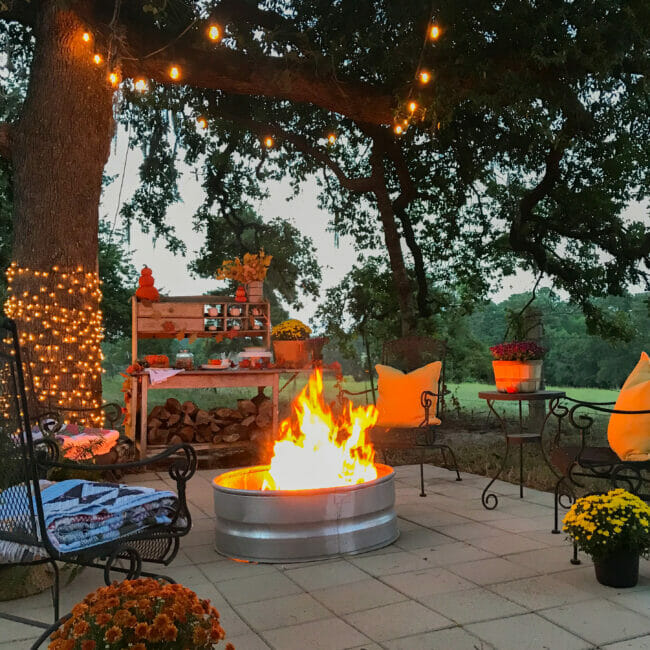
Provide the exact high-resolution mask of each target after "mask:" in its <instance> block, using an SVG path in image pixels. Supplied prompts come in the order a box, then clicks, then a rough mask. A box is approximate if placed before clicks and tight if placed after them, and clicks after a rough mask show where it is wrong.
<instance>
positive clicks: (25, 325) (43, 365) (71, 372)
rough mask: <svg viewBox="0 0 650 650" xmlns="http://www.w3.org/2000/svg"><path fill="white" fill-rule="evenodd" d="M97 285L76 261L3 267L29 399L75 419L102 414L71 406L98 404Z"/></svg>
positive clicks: (92, 420) (95, 419)
mask: <svg viewBox="0 0 650 650" xmlns="http://www.w3.org/2000/svg"><path fill="white" fill-rule="evenodd" d="M100 285H101V282H100V280H99V277H98V274H97V273H96V272H88V271H85V270H84V269H83V268H82V267H75V268H74V269H72V270H64V269H62V268H60V267H58V266H53V267H52V268H51V269H50V270H49V271H40V270H35V269H28V268H23V267H20V266H18V265H17V264H16V263H15V262H12V264H11V266H10V267H9V268H8V269H7V292H8V295H9V297H8V298H7V300H6V302H5V305H4V309H5V313H6V314H7V316H8V317H9V318H12V319H14V320H16V321H17V322H18V323H19V332H20V345H21V348H22V349H23V350H25V363H28V364H29V372H30V376H31V378H32V383H33V387H34V391H35V393H36V395H35V399H36V400H37V401H38V403H39V404H40V405H41V406H42V407H45V408H46V409H53V410H55V409H57V408H63V409H69V410H70V411H71V412H69V413H67V415H68V416H69V417H70V418H71V419H74V420H75V421H77V422H79V423H81V424H101V420H102V418H101V415H100V414H96V415H90V416H89V415H88V414H84V413H77V412H75V411H74V409H79V408H96V407H99V406H101V403H100V402H99V401H98V400H97V398H96V397H95V395H96V394H97V391H96V390H94V388H96V387H97V386H98V383H99V381H100V378H101V373H102V360H103V355H102V351H101V342H102V340H103V338H104V331H103V327H102V311H101V309H100V308H99V305H100V302H101V298H102V291H101V287H100ZM27 286H28V287H30V289H26V288H25V287H27ZM28 383H29V382H28Z"/></svg>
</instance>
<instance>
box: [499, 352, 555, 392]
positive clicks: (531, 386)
mask: <svg viewBox="0 0 650 650" xmlns="http://www.w3.org/2000/svg"><path fill="white" fill-rule="evenodd" d="M543 363H544V362H543V361H542V360H541V359H539V360H537V361H493V362H492V368H493V369H494V380H495V382H496V385H497V390H498V391H499V392H500V393H534V392H535V391H538V390H540V389H541V387H542V367H543Z"/></svg>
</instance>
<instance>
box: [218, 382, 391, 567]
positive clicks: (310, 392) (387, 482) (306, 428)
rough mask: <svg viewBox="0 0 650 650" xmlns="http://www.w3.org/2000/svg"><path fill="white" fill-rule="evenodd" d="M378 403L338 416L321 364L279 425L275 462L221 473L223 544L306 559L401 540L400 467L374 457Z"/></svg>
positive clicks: (239, 554)
mask: <svg viewBox="0 0 650 650" xmlns="http://www.w3.org/2000/svg"><path fill="white" fill-rule="evenodd" d="M376 421H377V410H376V408H375V407H374V406H367V407H358V408H355V407H354V406H352V404H351V403H348V404H346V408H344V409H343V411H342V413H341V414H340V415H338V416H336V417H335V416H334V414H333V413H332V411H331V409H330V408H329V407H328V406H327V405H326V404H325V401H324V398H323V378H322V374H321V373H320V372H319V371H317V372H315V373H314V375H313V376H312V377H311V378H310V380H309V383H308V384H307V386H306V387H305V389H304V390H303V391H302V392H301V393H300V395H299V396H298V397H297V398H296V401H295V402H294V405H293V416H292V417H290V418H288V419H286V420H285V421H284V422H282V423H281V425H280V435H279V439H278V440H277V441H276V443H275V445H274V448H273V458H272V459H271V464H270V465H259V466H256V467H249V468H246V469H240V470H235V471H232V472H227V473H225V474H222V475H221V476H218V477H217V478H215V479H214V482H213V487H214V509H215V515H216V526H217V531H216V547H217V550H218V551H219V552H220V553H223V554H224V555H227V556H229V557H232V558H235V559H240V560H252V561H256V562H300V561H304V560H316V559H321V558H326V557H331V556H336V555H341V554H347V553H362V552H364V551H371V550H374V549H377V548H381V547H382V546H387V545H388V544H391V543H392V542H394V541H395V540H396V539H397V537H398V535H399V531H398V530H397V517H396V515H395V472H394V471H393V469H392V468H391V467H388V466H387V465H378V464H375V462H374V456H375V454H374V449H373V448H372V445H371V444H370V442H369V441H367V440H366V431H367V430H368V429H369V428H371V427H372V426H373V425H374V424H375V422H376Z"/></svg>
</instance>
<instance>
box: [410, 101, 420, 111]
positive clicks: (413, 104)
mask: <svg viewBox="0 0 650 650" xmlns="http://www.w3.org/2000/svg"><path fill="white" fill-rule="evenodd" d="M417 108H418V105H417V103H416V102H409V111H411V113H415V111H416V110H417Z"/></svg>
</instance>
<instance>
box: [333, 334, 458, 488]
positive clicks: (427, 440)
mask: <svg viewBox="0 0 650 650" xmlns="http://www.w3.org/2000/svg"><path fill="white" fill-rule="evenodd" d="M446 356H447V343H446V341H441V340H438V339H434V338H431V337H426V336H408V337H403V338H400V339H395V340H393V341H386V342H385V343H384V344H383V346H382V354H381V363H382V364H384V365H388V366H392V367H393V368H397V369H399V370H401V371H402V372H411V371H413V370H415V369H417V368H421V367H422V366H424V365H426V364H428V363H432V362H434V361H441V362H442V369H441V371H440V377H439V379H438V385H437V386H436V387H435V390H425V391H423V392H422V395H421V396H420V403H421V404H422V414H423V419H422V422H421V423H420V425H419V426H418V427H416V428H415V429H413V428H411V429H397V428H393V429H385V428H382V427H375V428H374V429H372V431H371V432H370V436H371V440H372V443H373V445H374V447H375V449H377V450H378V451H380V452H381V453H382V455H383V457H384V459H385V460H386V461H387V460H388V453H389V452H395V451H399V450H416V449H417V450H419V451H420V496H422V497H425V496H426V492H425V491H424V457H425V453H426V452H427V451H430V450H435V449H439V450H440V453H441V454H442V459H443V462H444V466H445V467H446V468H447V469H449V470H450V471H454V472H456V480H457V481H460V480H461V478H460V472H459V471H458V463H457V461H456V456H455V455H454V452H453V450H452V449H451V447H450V446H449V445H446V444H444V443H441V442H438V441H437V439H436V429H435V425H434V424H432V423H431V419H432V418H431V407H432V406H433V400H434V398H437V402H436V412H435V416H436V417H439V416H440V415H441V414H442V412H443V410H444V397H445V395H447V394H448V393H449V391H447V390H446V387H445V359H446ZM371 381H372V379H371ZM432 388H434V387H432ZM341 392H342V394H344V395H351V396H354V395H366V396H367V395H369V394H372V398H373V401H374V399H375V391H374V388H373V387H371V388H370V389H368V390H365V391H358V392H351V391H346V390H343V391H341ZM447 453H449V456H450V457H451V460H452V462H453V464H452V465H450V464H449V462H448V460H447Z"/></svg>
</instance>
